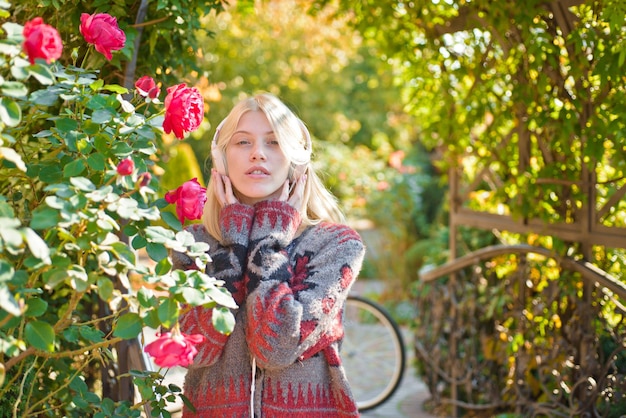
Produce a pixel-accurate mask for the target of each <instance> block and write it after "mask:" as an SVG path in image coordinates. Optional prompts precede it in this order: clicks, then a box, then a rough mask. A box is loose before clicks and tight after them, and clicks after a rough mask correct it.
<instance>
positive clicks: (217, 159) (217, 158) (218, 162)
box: [211, 119, 226, 175]
mask: <svg viewBox="0 0 626 418" xmlns="http://www.w3.org/2000/svg"><path fill="white" fill-rule="evenodd" d="M224 122H226V119H224V120H223V121H221V122H220V124H219V125H217V128H216V129H215V134H214V135H213V140H212V141H211V158H212V159H213V168H215V169H216V170H217V172H218V173H220V174H223V175H226V157H225V156H224V155H222V153H221V152H219V150H218V149H217V137H218V135H219V134H220V131H221V130H222V125H224Z"/></svg>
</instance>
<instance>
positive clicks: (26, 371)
mask: <svg viewBox="0 0 626 418" xmlns="http://www.w3.org/2000/svg"><path fill="white" fill-rule="evenodd" d="M1 7H2V6H1V5H0V8H1ZM43 25H44V23H43V21H40V20H37V19H33V20H32V21H30V24H29V26H28V27H22V26H21V25H19V24H15V23H10V22H7V23H4V24H3V25H2V30H3V33H4V37H3V38H2V39H0V56H1V58H2V59H1V60H0V75H1V77H0V93H1V97H0V416H5V415H2V414H7V415H9V414H10V416H48V415H55V416H56V415H58V416H95V417H113V416H139V415H140V413H141V408H142V406H143V405H146V404H148V405H151V407H152V413H153V414H159V413H162V414H163V415H164V416H166V415H167V414H168V412H167V410H166V407H167V403H168V402H169V401H173V400H174V399H175V396H182V395H181V391H180V388H176V387H174V386H164V385H163V376H162V375H161V374H160V373H158V372H153V371H150V370H137V371H133V372H131V373H126V374H124V375H120V374H115V373H113V374H112V373H111V370H113V369H114V368H112V367H111V366H116V365H119V363H118V362H119V361H120V358H119V357H120V356H124V355H125V354H124V352H123V351H120V350H119V349H118V348H119V347H120V344H122V343H123V342H125V341H133V340H135V339H139V340H141V341H143V337H142V336H143V330H144V329H145V328H146V327H151V328H154V329H160V328H161V327H164V328H167V329H169V330H171V331H170V332H171V333H172V334H174V335H173V336H172V337H171V338H170V340H171V341H170V343H167V344H165V343H162V344H156V345H154V346H152V348H151V349H150V351H151V352H152V353H153V354H155V356H156V357H157V359H159V360H158V361H159V362H160V363H162V364H168V365H170V364H188V362H189V361H190V360H191V357H193V356H192V354H191V353H193V350H194V348H193V345H194V344H195V343H196V342H197V341H198V339H197V338H196V337H193V336H182V335H180V336H178V334H176V332H177V321H178V316H179V314H180V313H181V311H182V310H184V309H188V308H190V307H193V306H198V305H204V306H207V307H212V308H213V309H214V314H213V316H214V318H216V320H215V324H218V325H217V326H218V329H219V330H220V331H221V332H224V333H228V332H230V330H232V325H233V318H232V315H231V314H230V312H229V309H228V308H229V307H231V308H232V307H234V306H235V304H234V301H233V299H232V297H231V295H230V294H228V292H226V291H225V289H224V288H222V287H221V283H220V282H217V281H216V280H215V279H214V278H212V277H209V276H207V275H206V274H204V273H202V272H203V271H204V270H205V269H204V267H205V265H206V263H208V262H209V261H210V260H209V258H208V256H207V254H206V250H207V246H206V244H203V243H196V242H194V240H193V237H192V235H191V234H189V233H187V232H185V231H184V230H183V229H182V223H183V222H184V218H183V219H181V220H179V219H177V218H176V216H174V215H173V214H170V213H168V212H166V211H161V209H162V208H164V207H165V206H167V204H168V203H167V202H166V201H165V199H163V198H160V197H159V196H158V195H157V192H156V190H157V189H156V186H157V183H158V176H157V173H158V172H159V170H155V169H156V168H157V167H158V166H159V165H160V164H161V163H160V158H159V157H160V155H162V153H164V152H165V147H164V143H163V141H162V134H163V130H164V120H165V119H164V117H163V114H164V113H167V112H165V111H164V110H163V109H159V108H156V107H155V106H156V105H158V104H159V103H158V100H157V97H158V93H156V94H155V92H153V93H152V94H153V95H154V96H155V97H154V99H155V100H154V101H146V97H149V96H150V93H149V92H150V91H152V90H153V88H151V89H150V90H149V91H148V93H149V94H148V96H146V95H145V91H142V90H139V89H137V90H135V91H129V90H127V89H126V88H124V87H122V86H119V85H115V84H105V83H104V81H103V80H102V79H100V78H99V74H98V72H97V71H96V70H89V69H85V68H80V67H77V66H76V65H75V62H74V63H73V64H72V63H68V64H63V65H62V64H61V63H60V62H54V60H56V59H57V58H58V56H59V55H58V53H59V49H58V48H59V45H60V43H59V42H58V41H59V39H58V38H57V37H56V36H55V35H54V32H55V30H54V28H51V27H48V26H43ZM98 30H103V32H98ZM80 31H81V33H83V35H85V39H86V41H87V42H90V43H93V44H94V45H95V46H96V50H97V51H99V52H101V53H102V54H104V55H105V56H107V54H111V53H112V51H116V50H119V49H121V48H123V42H122V41H121V40H122V39H123V38H124V37H123V36H122V34H123V32H122V34H120V33H119V32H120V31H119V28H117V26H116V24H115V19H114V18H113V17H111V16H109V15H103V14H100V15H94V16H88V17H86V18H85V19H84V22H83V24H81V27H80ZM23 51H24V52H25V53H26V54H27V55H26V54H25V53H24V52H23ZM82 62H84V60H83V61H82ZM142 83H143V81H142ZM142 85H143V84H142ZM155 87H156V83H155ZM181 93H182V97H181ZM170 94H171V95H173V96H175V97H170V98H169V99H168V98H166V101H168V103H172V102H178V101H183V102H185V101H186V100H190V101H192V102H193V106H192V107H191V108H188V109H187V112H185V113H180V112H174V111H173V109H170V113H169V120H170V124H171V125H170V126H178V127H181V128H182V129H184V131H185V132H189V131H191V130H193V129H194V126H197V123H199V122H198V121H199V120H201V119H202V116H203V102H202V96H201V95H200V94H199V92H198V91H197V90H195V89H193V88H191V87H187V86H186V85H179V86H177V88H176V89H174V90H171V91H170ZM190 112H191V113H190ZM190 121H191V122H190ZM177 132H178V133H181V132H180V131H177ZM177 136H178V135H177ZM179 139H181V138H179ZM171 250H176V251H181V252H184V253H187V254H188V255H189V256H190V257H192V258H193V259H195V261H196V264H197V266H198V270H192V271H179V270H173V269H172V265H171V261H170V258H169V251H171ZM164 335H166V334H163V335H162V337H163V336H164ZM161 341H162V340H161ZM172 355H173V357H172ZM164 357H167V361H163V362H161V360H160V359H163V358H164ZM177 362H178V363H177ZM131 376H132V377H133V378H134V383H135V384H136V385H137V387H138V388H139V393H140V395H141V400H140V401H138V402H135V401H134V399H133V400H128V399H126V400H123V399H116V398H110V397H107V395H106V393H105V392H106V390H105V388H106V387H107V384H108V380H110V379H112V380H113V381H116V382H118V381H119V379H121V378H130V377H131Z"/></svg>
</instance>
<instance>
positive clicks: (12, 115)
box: [0, 97, 22, 128]
mask: <svg viewBox="0 0 626 418" xmlns="http://www.w3.org/2000/svg"><path fill="white" fill-rule="evenodd" d="M0 120H1V121H2V122H3V123H4V124H5V125H7V126H10V127H12V128H13V127H16V126H17V125H19V124H20V122H21V121H22V109H21V108H20V106H19V105H18V104H17V103H15V102H14V101H13V100H11V99H9V98H7V97H3V98H2V99H0Z"/></svg>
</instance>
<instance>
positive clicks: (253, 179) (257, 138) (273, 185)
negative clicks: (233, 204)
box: [226, 111, 290, 205]
mask: <svg viewBox="0 0 626 418" xmlns="http://www.w3.org/2000/svg"><path fill="white" fill-rule="evenodd" d="M226 164H227V166H228V177H229V178H230V181H231V182H232V184H233V186H234V188H235V190H236V195H237V198H238V199H239V201H240V202H241V203H244V204H247V205H253V204H255V203H256V202H259V201H261V200H268V199H272V198H277V197H278V196H280V193H281V192H282V188H283V186H284V184H285V181H286V180H287V176H288V175H289V165H290V164H289V161H288V160H287V158H286V157H285V155H284V154H283V151H282V149H281V148H280V146H279V145H278V140H277V139H276V136H275V135H274V131H273V130H272V127H271V125H270V123H269V122H268V120H267V117H266V116H265V114H264V113H263V112H261V111H249V112H246V113H244V114H243V115H242V116H241V118H240V119H239V123H238V124H237V128H236V129H235V133H234V134H233V136H232V137H231V138H230V142H229V143H228V146H227V147H226Z"/></svg>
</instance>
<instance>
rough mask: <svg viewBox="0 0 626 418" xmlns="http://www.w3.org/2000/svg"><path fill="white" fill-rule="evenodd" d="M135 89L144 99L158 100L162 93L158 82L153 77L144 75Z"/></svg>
mask: <svg viewBox="0 0 626 418" xmlns="http://www.w3.org/2000/svg"><path fill="white" fill-rule="evenodd" d="M135 88H136V89H137V91H138V92H139V94H140V95H142V96H143V97H148V98H150V99H156V98H157V97H158V96H159V93H160V92H161V89H160V88H158V87H157V85H156V82H155V81H154V79H153V78H152V77H148V76H147V75H144V76H143V77H141V78H140V79H139V80H137V82H136V83H135Z"/></svg>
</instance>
